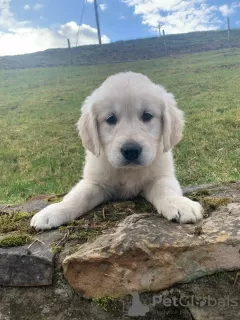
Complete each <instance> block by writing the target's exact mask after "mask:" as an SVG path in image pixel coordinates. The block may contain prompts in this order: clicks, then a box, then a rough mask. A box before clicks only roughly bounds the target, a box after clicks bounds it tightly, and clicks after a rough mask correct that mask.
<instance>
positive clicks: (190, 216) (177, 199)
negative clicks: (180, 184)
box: [157, 196, 203, 223]
mask: <svg viewBox="0 0 240 320" xmlns="http://www.w3.org/2000/svg"><path fill="white" fill-rule="evenodd" d="M157 210H158V212H159V213H160V214H162V215H163V216H164V217H165V218H167V219H168V220H170V221H173V222H179V223H196V222H197V221H198V220H200V219H202V218H203V208H202V206H201V205H200V203H198V202H196V201H192V200H190V199H188V198H186V197H181V196H174V197H166V198H163V199H161V201H160V202H159V207H158V208H157Z"/></svg>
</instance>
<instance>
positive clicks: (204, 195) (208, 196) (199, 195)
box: [188, 189, 232, 215]
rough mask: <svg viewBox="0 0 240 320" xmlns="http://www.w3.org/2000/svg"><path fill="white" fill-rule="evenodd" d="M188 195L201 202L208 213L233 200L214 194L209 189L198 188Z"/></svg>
mask: <svg viewBox="0 0 240 320" xmlns="http://www.w3.org/2000/svg"><path fill="white" fill-rule="evenodd" d="M188 197H189V198H190V199H192V200H194V201H198V202H200V203H201V205H202V206H203V208H204V211H205V214H206V215H208V214H209V213H211V212H212V211H214V210H216V209H218V208H219V207H221V206H225V205H227V204H228V203H230V202H231V201H232V200H231V198H227V197H216V196H214V195H212V193H211V191H210V190H208V189H201V190H198V191H196V192H193V193H191V194H190V195H188Z"/></svg>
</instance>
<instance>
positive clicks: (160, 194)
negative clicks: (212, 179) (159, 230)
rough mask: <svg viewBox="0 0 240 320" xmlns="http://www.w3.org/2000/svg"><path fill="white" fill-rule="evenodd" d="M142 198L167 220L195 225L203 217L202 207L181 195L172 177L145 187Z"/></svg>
mask: <svg viewBox="0 0 240 320" xmlns="http://www.w3.org/2000/svg"><path fill="white" fill-rule="evenodd" d="M142 196H143V197H144V198H145V199H147V200H148V201H149V202H151V203H152V204H153V205H154V206H155V208H156V209H157V211H158V213H159V214H162V215H163V216H164V217H165V218H167V219H168V220H171V221H174V222H180V223H196V222H197V221H198V220H200V219H202V217H203V208H202V206H201V205H200V204H199V203H198V202H195V201H192V200H190V199H188V198H186V197H184V196H183V195H182V191H181V188H180V186H179V183H178V181H177V180H176V179H175V178H174V177H163V178H160V179H159V180H157V181H155V182H153V183H151V184H149V185H147V186H146V187H145V188H144V190H143V193H142Z"/></svg>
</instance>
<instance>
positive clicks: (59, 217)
mask: <svg viewBox="0 0 240 320" xmlns="http://www.w3.org/2000/svg"><path fill="white" fill-rule="evenodd" d="M103 201H104V190H103V188H102V187H101V186H99V185H97V184H94V183H93V182H91V181H86V180H81V181H80V182H79V183H78V184H77V185H76V186H75V187H74V188H73V189H72V190H71V191H70V192H69V193H68V194H67V195H66V196H65V197H64V199H63V201H62V202H59V203H54V204H51V205H49V206H48V207H46V208H44V209H43V210H41V211H40V212H38V213H36V214H35V215H34V216H33V218H32V220H31V226H32V227H34V228H36V229H37V230H40V229H41V230H45V229H51V228H56V227H58V226H60V225H63V224H65V223H67V222H68V221H71V220H74V219H76V218H78V217H80V216H82V215H83V214H85V213H86V212H88V211H89V210H91V209H93V208H94V207H96V206H97V205H98V204H100V203H102V202H103Z"/></svg>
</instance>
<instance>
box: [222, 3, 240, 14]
mask: <svg viewBox="0 0 240 320" xmlns="http://www.w3.org/2000/svg"><path fill="white" fill-rule="evenodd" d="M237 8H240V3H237V2H233V3H232V4H230V5H228V4H223V5H222V6H220V7H219V11H220V12H221V14H222V15H223V16H224V17H227V16H230V15H231V14H233V13H235V11H236V9H237Z"/></svg>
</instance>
